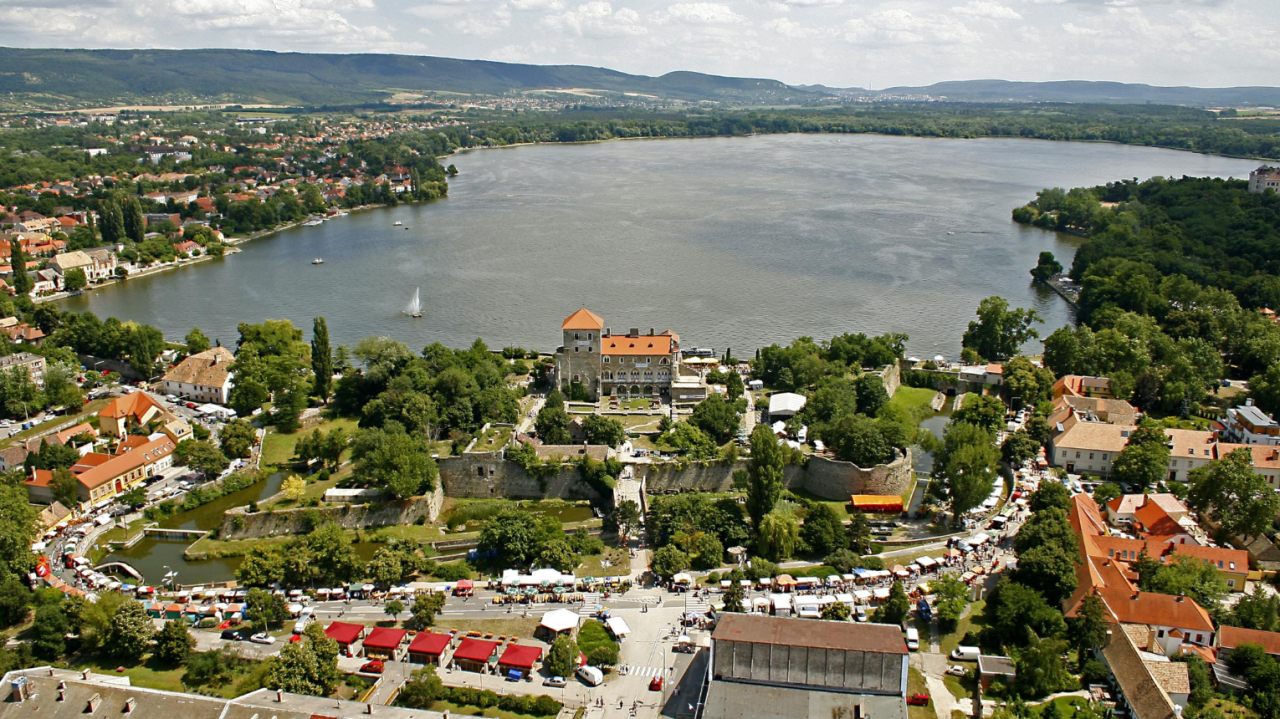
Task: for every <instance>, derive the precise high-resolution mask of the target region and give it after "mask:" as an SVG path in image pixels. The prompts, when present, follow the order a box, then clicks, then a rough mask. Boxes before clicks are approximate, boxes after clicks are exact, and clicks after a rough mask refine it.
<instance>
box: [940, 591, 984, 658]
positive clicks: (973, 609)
mask: <svg viewBox="0 0 1280 719" xmlns="http://www.w3.org/2000/svg"><path fill="white" fill-rule="evenodd" d="M986 606H987V603H986V602H985V601H983V600H981V599H979V600H978V601H976V602H974V603H973V604H970V605H969V613H968V614H966V615H964V616H963V617H961V618H960V623H959V624H958V625H956V630H955V631H954V632H952V633H950V634H947V635H945V636H943V637H942V641H940V642H939V645H940V646H941V648H942V651H943V653H945V654H950V653H951V652H953V651H955V649H956V647H958V646H960V640H961V639H963V638H964V635H965V634H967V633H969V632H977V631H981V630H982V627H983V625H982V623H981V619H980V615H981V614H982V610H983V608H984V607H986Z"/></svg>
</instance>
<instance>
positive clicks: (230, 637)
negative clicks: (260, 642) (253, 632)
mask: <svg viewBox="0 0 1280 719" xmlns="http://www.w3.org/2000/svg"><path fill="white" fill-rule="evenodd" d="M222 638H223V639H225V640H227V641H229V642H242V641H244V635H243V634H241V633H240V632H237V631H236V630H234V629H225V630H223V632H222Z"/></svg>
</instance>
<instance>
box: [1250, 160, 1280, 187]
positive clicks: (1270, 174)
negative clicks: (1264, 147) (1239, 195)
mask: <svg viewBox="0 0 1280 719" xmlns="http://www.w3.org/2000/svg"><path fill="white" fill-rule="evenodd" d="M1267 190H1270V191H1272V192H1280V167H1270V166H1267V165H1263V166H1261V167H1259V168H1258V169H1256V170H1254V171H1252V172H1250V173H1249V192H1254V193H1258V192H1266V191H1267Z"/></svg>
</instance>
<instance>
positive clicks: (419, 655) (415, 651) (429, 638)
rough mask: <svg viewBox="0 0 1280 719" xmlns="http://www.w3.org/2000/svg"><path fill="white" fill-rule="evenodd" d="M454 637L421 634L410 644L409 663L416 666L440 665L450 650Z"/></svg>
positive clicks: (427, 633)
mask: <svg viewBox="0 0 1280 719" xmlns="http://www.w3.org/2000/svg"><path fill="white" fill-rule="evenodd" d="M451 639H452V637H451V636H450V635H448V634H441V633H439V632H419V633H418V636H416V637H414V638H413V641H412V642H410V643H409V661H410V662H413V663H414V664H439V663H440V659H441V657H443V656H444V653H445V651H447V650H448V649H449V642H450V640H451Z"/></svg>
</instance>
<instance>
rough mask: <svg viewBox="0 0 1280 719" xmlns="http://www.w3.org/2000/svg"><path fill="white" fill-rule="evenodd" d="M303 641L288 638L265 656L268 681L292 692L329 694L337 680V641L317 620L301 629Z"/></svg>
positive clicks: (318, 694)
mask: <svg viewBox="0 0 1280 719" xmlns="http://www.w3.org/2000/svg"><path fill="white" fill-rule="evenodd" d="M303 633H304V636H305V638H306V641H301V642H289V643H286V644H285V645H284V648H283V649H281V650H280V654H279V655H278V656H276V657H273V658H272V659H270V660H268V665H267V685H268V686H270V687H272V688H274V689H280V690H283V691H286V692H291V693H294V694H307V695H309V696H317V697H324V696H328V695H329V693H330V692H332V691H333V688H334V687H335V686H336V685H337V683H338V677H339V672H338V643H337V642H335V641H333V640H332V639H330V638H328V637H326V636H325V634H324V629H323V628H321V626H320V623H319V622H314V623H312V624H310V625H308V626H307V628H306V629H305V630H303Z"/></svg>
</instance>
